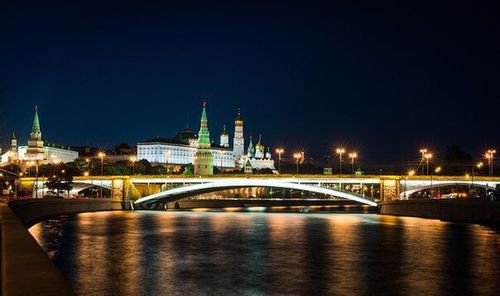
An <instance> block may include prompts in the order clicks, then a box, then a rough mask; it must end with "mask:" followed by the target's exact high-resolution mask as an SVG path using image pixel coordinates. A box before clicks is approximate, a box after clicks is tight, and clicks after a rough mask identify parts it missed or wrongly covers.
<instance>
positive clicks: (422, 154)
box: [420, 148, 427, 175]
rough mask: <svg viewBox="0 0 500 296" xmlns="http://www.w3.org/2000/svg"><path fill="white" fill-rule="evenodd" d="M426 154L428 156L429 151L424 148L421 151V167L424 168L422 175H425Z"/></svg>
mask: <svg viewBox="0 0 500 296" xmlns="http://www.w3.org/2000/svg"><path fill="white" fill-rule="evenodd" d="M425 154H427V149H425V148H422V149H420V155H421V158H420V165H421V166H422V175H423V174H424V160H425Z"/></svg>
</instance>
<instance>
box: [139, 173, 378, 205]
mask: <svg viewBox="0 0 500 296" xmlns="http://www.w3.org/2000/svg"><path fill="white" fill-rule="evenodd" d="M243 187H266V188H283V189H294V190H302V191H309V192H315V193H322V194H327V195H334V196H337V197H340V198H345V199H349V200H353V201H356V202H359V203H362V204H367V205H370V206H377V203H376V202H374V201H372V200H369V199H367V198H366V197H364V196H362V195H359V194H356V193H352V192H345V191H340V190H336V189H331V188H325V187H320V186H314V185H309V184H300V183H296V182H283V181H278V180H269V179H239V180H224V181H213V182H206V183H201V184H193V185H188V186H183V187H178V188H173V189H169V190H166V191H162V192H158V193H155V194H152V195H149V196H145V197H142V198H139V199H138V200H137V201H135V204H148V203H154V202H157V201H167V202H170V201H176V200H179V199H182V198H185V197H187V196H192V195H196V194H201V193H208V192H215V191H219V190H225V189H234V188H243Z"/></svg>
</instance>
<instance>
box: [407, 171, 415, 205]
mask: <svg viewBox="0 0 500 296" xmlns="http://www.w3.org/2000/svg"><path fill="white" fill-rule="evenodd" d="M414 175H415V170H409V171H408V175H406V176H405V199H408V197H407V196H406V191H407V190H406V182H407V181H408V177H412V176H414Z"/></svg>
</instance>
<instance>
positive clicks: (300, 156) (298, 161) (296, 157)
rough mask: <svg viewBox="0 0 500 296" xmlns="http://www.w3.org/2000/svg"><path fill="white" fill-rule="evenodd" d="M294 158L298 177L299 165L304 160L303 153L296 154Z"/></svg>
mask: <svg viewBox="0 0 500 296" xmlns="http://www.w3.org/2000/svg"><path fill="white" fill-rule="evenodd" d="M293 158H295V161H296V163H297V175H298V174H299V163H300V159H301V158H302V153H300V152H296V153H294V154H293Z"/></svg>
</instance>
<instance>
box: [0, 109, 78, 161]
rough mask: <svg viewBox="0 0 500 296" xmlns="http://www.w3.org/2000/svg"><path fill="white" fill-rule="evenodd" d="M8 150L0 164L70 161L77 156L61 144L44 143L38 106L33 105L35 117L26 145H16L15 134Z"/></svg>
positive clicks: (76, 153)
mask: <svg viewBox="0 0 500 296" xmlns="http://www.w3.org/2000/svg"><path fill="white" fill-rule="evenodd" d="M10 146H11V147H10V150H9V151H7V152H6V153H4V154H3V155H2V158H1V163H0V164H1V165H6V164H8V163H10V162H15V161H19V164H20V165H23V164H24V163H26V162H28V161H37V162H38V164H46V163H50V162H63V163H64V162H71V161H74V160H75V159H77V158H78V152H76V151H72V150H70V149H67V148H65V147H64V146H62V145H56V144H50V143H46V142H44V141H43V139H42V130H41V128H40V120H39V117H38V108H36V107H35V117H34V119H33V126H32V128H31V133H30V137H29V140H28V145H27V146H25V145H23V146H18V141H17V138H16V135H15V134H12V138H11V140H10Z"/></svg>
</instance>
